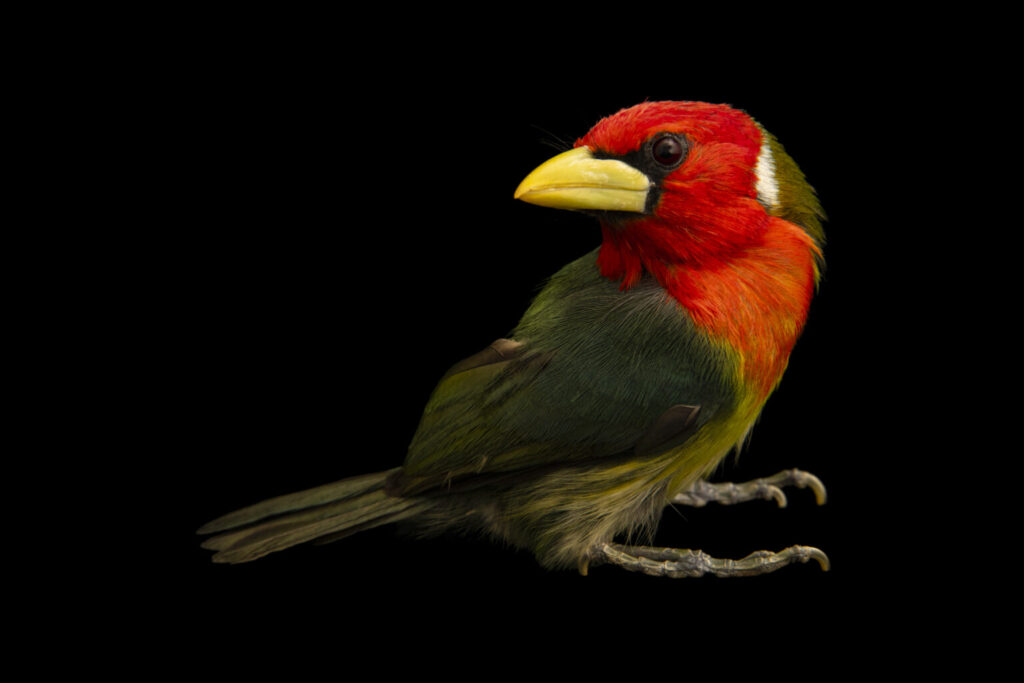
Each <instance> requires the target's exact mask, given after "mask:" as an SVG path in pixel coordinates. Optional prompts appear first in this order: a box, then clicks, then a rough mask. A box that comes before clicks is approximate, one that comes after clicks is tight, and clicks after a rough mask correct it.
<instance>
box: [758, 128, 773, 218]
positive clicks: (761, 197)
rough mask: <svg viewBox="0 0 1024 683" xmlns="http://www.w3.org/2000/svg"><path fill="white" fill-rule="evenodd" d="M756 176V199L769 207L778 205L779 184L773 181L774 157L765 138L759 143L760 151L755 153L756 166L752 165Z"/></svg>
mask: <svg viewBox="0 0 1024 683" xmlns="http://www.w3.org/2000/svg"><path fill="white" fill-rule="evenodd" d="M754 176H755V177H756V178H757V184H756V185H755V187H756V188H757V200H758V201H759V202H761V203H762V204H764V205H765V206H767V207H769V208H772V209H774V208H776V207H778V205H779V184H778V183H777V182H776V181H775V159H774V158H773V157H772V148H771V146H770V145H769V144H768V141H767V140H765V141H764V142H762V143H761V151H760V152H759V153H758V155H757V166H755V167H754Z"/></svg>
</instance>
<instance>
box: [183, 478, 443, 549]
mask: <svg viewBox="0 0 1024 683" xmlns="http://www.w3.org/2000/svg"><path fill="white" fill-rule="evenodd" d="M396 471H397V469H394V470H388V471H385V472H377V473H376V474H367V475H364V476H360V477H352V478H350V479H342V480H341V481H336V482H334V483H333V484H325V485H324V486H318V487H316V488H312V489H308V490H306V491H299V492H297V493H291V494H288V495H286V496H279V497H277V498H271V499H270V500H265V501H263V502H262V503H257V504H256V505H251V506H249V507H247V508H243V509H241V510H236V511H235V512H232V513H229V514H227V515H224V516H223V517H219V518H218V519H215V520H213V521H212V522H210V523H208V524H205V525H203V527H202V528H200V529H199V531H198V532H197V533H199V534H203V535H206V534H217V535H216V536H213V537H212V538H209V539H207V540H206V541H204V542H203V544H202V546H203V547H204V548H207V549H208V550H215V551H217V553H216V554H215V555H214V556H213V561H214V562H229V563H232V564H236V563H239V562H250V561H252V560H255V559H257V558H260V557H263V556H264V555H269V554H270V553H273V552H277V551H278V550H284V549H285V548H290V547H291V546H293V545H298V544H300V543H306V542H308V541H313V540H317V541H320V542H328V541H334V540H337V539H339V538H344V537H345V536H349V535H351V534H354V533H356V532H357V531H364V530H366V529H372V528H373V527H375V526H380V525H382V524H388V523H389V522H397V521H399V520H401V519H405V518H407V517H412V516H414V515H416V514H419V513H420V512H421V511H423V510H425V509H427V508H429V507H430V506H431V505H432V503H431V502H430V501H429V500H428V499H424V498H415V497H410V498H396V497H392V496H389V495H387V494H386V493H385V492H384V485H385V482H386V481H387V479H388V477H390V476H391V475H392V474H394V473H395V472H396Z"/></svg>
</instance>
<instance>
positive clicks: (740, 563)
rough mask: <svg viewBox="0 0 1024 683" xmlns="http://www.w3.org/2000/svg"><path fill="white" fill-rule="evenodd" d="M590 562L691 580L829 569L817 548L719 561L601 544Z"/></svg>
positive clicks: (672, 550) (792, 548)
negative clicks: (813, 563) (802, 565)
mask: <svg viewBox="0 0 1024 683" xmlns="http://www.w3.org/2000/svg"><path fill="white" fill-rule="evenodd" d="M592 560H594V561H595V563H597V562H609V563H611V564H616V565H618V566H620V567H622V568H623V569H628V570H629V571H633V572H643V573H644V574H650V575H651V576H668V577H670V578H674V579H678V578H692V577H698V576H703V575H705V574H714V575H715V576H721V577H729V576H756V575H758V574H768V573H769V572H773V571H775V570H776V569H781V568H782V567H785V566H786V565H789V564H793V563H794V562H807V561H809V560H817V562H818V564H819V565H821V568H822V570H824V571H828V570H829V561H828V556H827V555H825V553H823V552H822V551H820V550H818V549H817V548H812V547H810V546H806V545H794V546H790V547H789V548H786V549H785V550H781V551H779V552H777V553H772V552H768V551H767V550H759V551H757V552H754V553H750V554H749V555H747V556H746V557H744V558H743V559H742V560H721V559H718V558H716V557H711V556H710V555H708V554H706V553H704V552H701V551H700V550H681V549H676V548H651V547H648V546H628V545H621V544H619V543H605V544H604V545H601V546H599V547H597V548H595V549H594V556H593V557H592Z"/></svg>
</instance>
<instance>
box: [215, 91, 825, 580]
mask: <svg viewBox="0 0 1024 683" xmlns="http://www.w3.org/2000/svg"><path fill="white" fill-rule="evenodd" d="M514 199H516V200H520V201H523V202H526V203H528V204H532V205H535V206H537V207H543V208H545V209H547V208H555V209H562V210H569V211H575V212H582V213H584V214H586V215H588V216H591V217H593V218H594V219H595V220H596V222H597V224H598V226H599V227H600V230H601V243H600V246H598V247H597V248H596V249H594V250H592V251H590V252H588V253H586V254H584V255H583V256H581V257H580V258H578V259H576V260H574V261H572V262H571V263H569V264H567V265H565V266H564V267H563V268H562V269H561V270H559V271H558V272H556V273H554V274H553V275H552V276H550V278H549V279H548V280H547V281H546V283H545V284H544V285H543V287H542V288H541V289H540V290H539V292H538V293H537V294H536V296H535V298H534V299H533V301H532V303H531V304H530V305H529V306H528V308H527V310H526V312H525V313H524V314H523V316H522V318H521V320H520V321H519V323H518V324H517V325H516V326H515V328H514V329H513V330H512V331H511V333H510V334H508V336H507V337H502V338H499V339H497V340H496V341H495V342H494V343H492V344H491V345H489V346H488V347H487V348H485V349H483V350H482V351H480V352H479V353H477V354H474V355H473V356H470V357H469V358H466V359H463V360H461V361H459V362H457V363H455V364H454V365H453V366H451V368H450V369H449V370H448V371H447V372H446V373H445V374H444V375H443V376H442V377H441V379H440V380H439V382H438V384H437V385H436V388H435V389H434V391H433V393H432V394H431V396H430V398H429V399H428V401H427V403H426V406H425V408H424V411H423V414H422V417H421V418H420V422H419V425H418V428H417V429H416V431H415V433H414V436H413V437H412V440H411V443H410V445H409V448H408V451H407V453H406V454H405V458H404V461H403V462H402V464H401V465H400V466H393V467H391V468H389V469H384V470H382V471H379V472H374V473H368V474H365V475H361V476H355V477H350V478H347V479H343V480H340V481H337V482H333V483H330V484H325V485H323V486H319V487H316V488H312V489H309V490H305V491H300V492H297V493H291V494H287V495H282V496H279V497H276V498H272V499H270V500H267V501H264V502H262V503H257V504H255V505H252V506H249V507H247V508H243V509H241V510H238V511H235V512H232V513H229V514H226V515H224V516H222V517H219V518H217V519H215V520H213V521H211V522H209V523H208V524H205V525H204V526H203V527H201V528H200V529H199V530H198V533H199V534H202V535H204V536H208V538H206V539H205V540H204V541H203V543H202V546H203V547H204V548H207V549H209V550H213V551H214V552H215V554H214V555H213V556H212V559H213V561H215V562H218V563H231V564H235V563H241V562H248V561H251V560H255V559H257V558H260V557H263V556H265V555H268V554H270V553H273V552H277V551H281V550H284V549H286V548H288V547H291V546H294V545H297V544H300V543H307V542H316V543H325V542H331V541H336V540H339V539H342V538H345V537H346V536H350V535H352V534H354V533H357V532H360V531H363V530H367V529H371V528H374V527H378V526H380V525H383V524H390V523H399V522H401V523H406V524H410V525H412V526H414V528H416V529H417V530H418V531H419V532H420V533H421V534H423V535H425V536H428V535H431V534H437V533H444V532H448V531H463V532H481V533H483V534H486V535H489V536H491V537H493V538H495V539H498V540H500V541H503V542H506V543H508V544H511V545H512V546H515V547H517V548H521V549H525V550H526V551H528V552H530V553H532V554H533V556H534V557H535V558H536V560H537V561H538V562H539V563H540V565H541V566H543V567H544V568H546V569H551V570H565V569H573V568H575V569H576V570H578V571H579V573H580V574H583V575H586V574H587V573H588V572H589V569H590V567H592V566H596V565H600V564H611V565H615V566H618V567H621V568H623V569H626V570H630V571H638V572H643V573H647V574H651V575H657V576H668V577H675V578H680V577H688V576H701V575H705V574H713V575H717V576H748V575H756V574H763V573H767V572H772V571H775V570H776V569H779V568H781V567H784V566H787V565H789V564H793V563H798V562H808V561H811V560H814V561H816V562H818V564H819V565H820V566H821V567H822V568H823V569H825V570H828V569H829V566H830V562H829V559H828V556H827V555H826V554H825V553H824V552H823V551H821V550H820V549H818V548H816V547H812V546H799V545H798V546H790V547H788V548H785V549H782V550H780V551H776V552H772V551H767V550H757V551H754V552H752V553H750V554H749V555H747V556H746V557H744V558H741V559H738V560H733V559H721V558H716V557H711V556H709V555H708V554H706V553H704V552H702V551H700V550H692V549H685V548H658V547H653V546H651V545H645V544H644V543H638V542H637V541H638V540H639V541H644V540H647V541H649V540H650V539H651V538H652V535H653V531H654V529H656V527H657V525H658V522H659V520H660V518H661V515H662V514H663V512H664V510H666V509H668V508H669V507H670V506H673V505H690V506H703V505H705V504H707V503H708V502H718V503H721V504H733V503H739V502H744V501H748V500H756V499H767V500H775V501H776V502H777V503H778V504H779V505H780V506H784V505H785V504H786V496H785V493H784V492H783V488H785V487H792V486H795V487H801V488H810V489H812V490H813V492H814V494H815V496H816V499H817V502H818V504H822V503H824V502H825V498H826V494H825V487H824V485H823V483H822V482H821V480H820V479H818V478H817V477H816V476H814V475H813V474H811V473H809V472H804V471H802V470H797V469H792V470H786V471H783V472H780V473H778V474H776V475H773V476H770V477H764V478H760V479H757V480H754V481H750V482H745V483H740V484H734V483H710V482H709V481H708V479H709V477H710V476H711V475H712V474H713V473H714V472H715V471H716V469H717V468H718V467H719V465H720V463H722V461H723V460H724V459H725V458H726V457H727V456H728V455H729V454H730V453H732V452H737V453H738V452H739V451H740V450H741V449H742V448H743V446H744V444H745V443H746V441H747V439H748V437H749V434H750V432H751V429H752V427H753V426H754V424H755V422H756V421H757V420H758V417H759V415H760V413H761V411H762V408H763V407H764V405H765V403H766V401H767V400H768V398H769V397H770V396H771V394H772V393H773V391H774V390H775V389H776V387H777V386H778V384H779V381H780V379H781V378H782V376H783V373H784V371H785V369H786V367H787V364H788V362H789V358H790V354H791V352H792V350H793V347H794V345H795V343H796V341H797V339H798V338H799V336H800V334H801V332H802V330H803V328H804V325H805V323H806V321H807V317H808V313H809V309H810V304H811V300H812V298H813V297H814V295H815V293H816V291H817V288H818V286H819V282H820V279H821V276H822V272H823V269H824V257H823V247H824V243H825V234H824V230H823V227H822V223H823V221H824V220H825V214H824V211H823V209H822V207H821V204H820V202H819V200H818V198H817V195H816V193H815V191H814V189H813V188H812V187H811V185H810V184H809V183H808V181H807V179H806V178H805V176H804V174H803V172H802V171H801V170H800V168H799V167H798V166H797V164H796V162H795V161H794V160H793V159H792V158H791V157H790V156H789V154H787V152H786V151H785V149H784V148H783V147H782V145H781V144H780V142H779V141H778V140H777V139H776V138H775V137H774V136H772V135H771V134H770V133H769V132H768V131H767V130H766V129H765V128H764V127H763V126H762V125H761V124H760V123H758V122H757V121H756V120H755V119H754V118H752V117H751V116H750V115H749V114H748V113H746V111H744V110H742V109H739V108H736V107H733V106H732V105H728V104H712V103H707V102H696V101H645V102H642V103H640V104H638V105H635V106H631V107H627V108H623V109H621V110H620V111H618V112H615V113H613V114H611V115H608V116H605V117H604V118H601V119H600V120H599V121H598V122H597V123H596V124H595V125H594V126H593V127H592V128H591V129H590V130H589V131H588V132H587V133H586V134H584V135H583V136H582V137H580V138H579V139H577V140H576V142H575V144H573V145H572V146H571V147H570V148H569V149H568V150H566V151H563V152H561V153H559V154H557V155H556V156H554V157H553V158H551V159H549V160H547V161H545V162H543V163H541V164H540V165H539V166H537V167H536V168H535V169H534V170H533V171H532V172H530V173H529V174H528V175H527V176H526V177H525V178H524V179H523V181H522V182H521V183H520V185H519V186H518V187H517V188H516V190H515V192H514ZM536 210H540V209H536ZM396 460H397V458H396Z"/></svg>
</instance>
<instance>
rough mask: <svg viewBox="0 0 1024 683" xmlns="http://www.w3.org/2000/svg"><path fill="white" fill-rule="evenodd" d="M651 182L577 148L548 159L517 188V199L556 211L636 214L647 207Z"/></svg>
mask: <svg viewBox="0 0 1024 683" xmlns="http://www.w3.org/2000/svg"><path fill="white" fill-rule="evenodd" d="M650 187H651V181H650V179H649V178H648V177H647V176H646V175H644V174H643V173H641V172H640V171H638V170H637V169H635V168H633V167H632V166H630V165H629V164H626V163H623V162H621V161H616V160H614V159H595V158H594V156H593V155H592V154H591V153H590V150H589V149H587V148H586V147H577V148H576V149H571V150H569V151H568V152H563V153H562V154H559V155H558V156H556V157H553V158H551V159H548V160H547V161H545V162H544V163H543V164H541V165H540V166H538V167H537V168H535V169H534V170H533V171H532V172H531V173H530V174H529V175H528V176H526V178H524V179H523V182H521V183H519V187H518V188H516V194H515V198H516V199H522V200H523V201H524V202H529V203H530V204H537V205H539V206H549V207H552V208H555V209H590V210H598V211H634V212H636V213H643V212H644V208H645V207H646V206H647V192H648V190H649V189H650Z"/></svg>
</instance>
